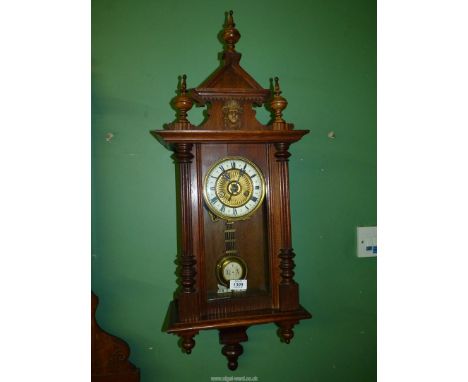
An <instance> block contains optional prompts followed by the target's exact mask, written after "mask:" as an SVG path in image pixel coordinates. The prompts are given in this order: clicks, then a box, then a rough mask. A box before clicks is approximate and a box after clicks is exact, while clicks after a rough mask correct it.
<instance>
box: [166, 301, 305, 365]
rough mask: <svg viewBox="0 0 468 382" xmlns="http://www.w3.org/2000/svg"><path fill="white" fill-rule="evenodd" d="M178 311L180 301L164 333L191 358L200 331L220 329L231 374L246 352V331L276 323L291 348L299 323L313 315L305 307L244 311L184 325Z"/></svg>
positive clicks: (172, 305)
mask: <svg viewBox="0 0 468 382" xmlns="http://www.w3.org/2000/svg"><path fill="white" fill-rule="evenodd" d="M178 311H179V310H178V307H177V301H172V302H171V303H170V304H169V308H168V311H167V317H166V323H165V327H164V328H163V330H164V331H165V332H167V333H172V334H176V335H178V336H179V337H180V339H181V342H180V345H181V348H182V350H183V352H184V353H186V354H191V352H192V349H193V348H194V347H195V340H194V337H195V336H196V335H197V334H198V333H199V331H200V330H210V329H218V330H219V343H220V344H221V345H224V346H223V347H222V350H221V353H222V354H223V355H224V356H225V357H226V358H227V360H228V368H229V369H230V370H236V369H237V366H238V362H237V360H238V358H239V356H240V355H242V353H243V352H244V349H243V347H242V345H241V344H240V343H241V342H246V341H248V336H247V329H248V328H249V327H250V326H252V325H261V324H270V323H275V324H276V325H277V326H278V336H279V338H280V340H281V342H283V343H286V344H289V343H290V341H291V340H292V338H293V337H294V331H293V328H294V326H295V325H297V324H299V321H300V320H304V319H309V318H312V315H311V314H310V313H309V312H308V311H307V310H306V309H304V308H303V307H302V306H299V308H298V309H296V310H293V311H287V312H283V311H279V310H274V309H265V310H253V311H250V312H246V311H244V312H242V313H239V314H232V313H231V314H228V315H225V316H224V317H222V316H218V317H216V318H210V317H206V318H204V319H201V320H197V321H196V322H183V321H181V320H180V319H179V314H178Z"/></svg>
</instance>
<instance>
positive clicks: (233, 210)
mask: <svg viewBox="0 0 468 382" xmlns="http://www.w3.org/2000/svg"><path fill="white" fill-rule="evenodd" d="M232 213H233V214H234V216H237V210H236V209H235V208H233V209H232Z"/></svg>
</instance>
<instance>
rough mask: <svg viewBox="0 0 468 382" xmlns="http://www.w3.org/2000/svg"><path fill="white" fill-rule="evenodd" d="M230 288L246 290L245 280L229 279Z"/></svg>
mask: <svg viewBox="0 0 468 382" xmlns="http://www.w3.org/2000/svg"><path fill="white" fill-rule="evenodd" d="M229 289H230V290H247V280H229Z"/></svg>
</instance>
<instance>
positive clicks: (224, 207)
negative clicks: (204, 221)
mask: <svg viewBox="0 0 468 382" xmlns="http://www.w3.org/2000/svg"><path fill="white" fill-rule="evenodd" d="M225 209H226V206H225V205H224V204H223V205H222V206H221V210H220V211H221V212H224V210H225Z"/></svg>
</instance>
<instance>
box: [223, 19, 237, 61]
mask: <svg viewBox="0 0 468 382" xmlns="http://www.w3.org/2000/svg"><path fill="white" fill-rule="evenodd" d="M232 14H233V12H232V11H229V13H228V14H227V20H226V24H225V25H224V31H223V40H224V42H225V43H226V45H225V51H227V52H235V45H236V43H237V42H238V41H239V39H240V37H241V35H240V33H239V31H238V30H237V29H236V24H235V23H234V18H233V17H232Z"/></svg>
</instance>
